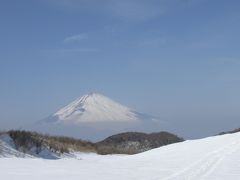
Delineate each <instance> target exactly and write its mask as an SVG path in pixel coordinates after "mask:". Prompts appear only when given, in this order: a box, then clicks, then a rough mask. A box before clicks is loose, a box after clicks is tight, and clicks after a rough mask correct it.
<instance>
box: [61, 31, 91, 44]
mask: <svg viewBox="0 0 240 180" xmlns="http://www.w3.org/2000/svg"><path fill="white" fill-rule="evenodd" d="M87 38H88V35H87V34H85V33H82V34H77V35H74V36H69V37H66V38H65V39H64V42H77V41H82V40H84V39H87Z"/></svg>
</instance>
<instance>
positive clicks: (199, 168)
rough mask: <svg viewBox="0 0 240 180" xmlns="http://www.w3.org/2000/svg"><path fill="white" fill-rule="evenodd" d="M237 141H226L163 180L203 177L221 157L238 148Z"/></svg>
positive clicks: (217, 163)
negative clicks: (216, 148)
mask: <svg viewBox="0 0 240 180" xmlns="http://www.w3.org/2000/svg"><path fill="white" fill-rule="evenodd" d="M226 143H227V142H226ZM239 143H240V142H231V143H227V145H224V146H223V147H221V148H219V149H218V150H215V151H212V152H210V153H208V154H207V155H206V156H204V157H202V158H201V159H199V160H198V161H196V162H194V163H192V164H191V165H190V166H188V167H186V168H184V169H183V170H180V171H178V172H176V173H174V174H172V175H170V176H168V177H166V178H165V179H164V180H176V179H178V180H196V179H204V178H206V177H207V176H208V175H209V174H211V172H213V171H214V169H215V168H216V167H217V166H218V165H219V164H220V162H221V161H222V160H223V159H225V158H226V157H227V156H228V155H230V154H232V153H234V152H236V151H237V150H238V147H239Z"/></svg>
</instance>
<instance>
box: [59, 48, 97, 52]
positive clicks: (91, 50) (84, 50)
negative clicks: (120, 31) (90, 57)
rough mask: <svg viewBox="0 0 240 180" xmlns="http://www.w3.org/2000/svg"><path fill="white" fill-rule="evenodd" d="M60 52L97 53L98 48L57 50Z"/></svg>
mask: <svg viewBox="0 0 240 180" xmlns="http://www.w3.org/2000/svg"><path fill="white" fill-rule="evenodd" d="M58 51H60V52H69V53H71V52H99V51H100V49H98V48H72V49H59V50H58Z"/></svg>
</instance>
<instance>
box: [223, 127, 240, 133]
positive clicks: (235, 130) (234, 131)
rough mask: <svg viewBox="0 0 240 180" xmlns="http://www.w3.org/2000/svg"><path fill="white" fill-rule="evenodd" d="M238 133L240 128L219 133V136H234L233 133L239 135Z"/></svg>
mask: <svg viewBox="0 0 240 180" xmlns="http://www.w3.org/2000/svg"><path fill="white" fill-rule="evenodd" d="M237 132H240V128H238V129H234V130H232V131H226V132H221V133H219V135H224V134H233V133H237Z"/></svg>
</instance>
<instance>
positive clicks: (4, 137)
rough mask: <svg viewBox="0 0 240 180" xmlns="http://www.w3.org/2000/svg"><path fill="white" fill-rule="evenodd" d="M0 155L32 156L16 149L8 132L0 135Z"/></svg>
mask: <svg viewBox="0 0 240 180" xmlns="http://www.w3.org/2000/svg"><path fill="white" fill-rule="evenodd" d="M0 157H32V156H30V155H26V154H24V153H22V152H19V151H17V150H16V147H15V145H14V143H13V141H12V139H11V138H10V137H9V135H8V134H1V135H0Z"/></svg>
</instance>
